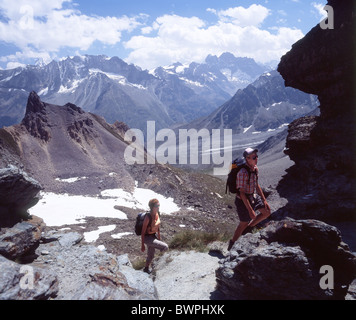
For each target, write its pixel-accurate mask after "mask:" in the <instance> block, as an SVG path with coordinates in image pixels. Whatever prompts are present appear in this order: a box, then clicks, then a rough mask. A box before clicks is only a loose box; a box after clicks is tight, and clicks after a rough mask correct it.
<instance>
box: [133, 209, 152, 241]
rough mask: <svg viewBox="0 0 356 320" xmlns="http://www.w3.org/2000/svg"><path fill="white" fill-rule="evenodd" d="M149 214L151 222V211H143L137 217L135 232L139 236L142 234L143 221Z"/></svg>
mask: <svg viewBox="0 0 356 320" xmlns="http://www.w3.org/2000/svg"><path fill="white" fill-rule="evenodd" d="M147 214H148V217H149V219H150V222H151V214H150V213H149V212H141V213H139V214H138V215H137V217H136V224H135V233H136V234H137V235H138V236H140V235H141V233H142V226H143V221H144V220H145V218H146V215H147Z"/></svg>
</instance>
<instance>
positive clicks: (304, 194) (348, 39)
mask: <svg viewBox="0 0 356 320" xmlns="http://www.w3.org/2000/svg"><path fill="white" fill-rule="evenodd" d="M328 5H330V6H332V7H333V9H334V15H335V16H334V22H335V24H334V29H326V30H324V29H322V28H321V27H320V26H319V25H317V26H316V27H314V28H313V29H312V30H311V31H310V32H309V33H308V34H307V35H306V36H305V37H304V38H303V39H301V40H300V41H298V42H297V43H296V44H294V45H293V47H292V50H291V51H290V52H289V53H287V54H286V55H285V56H284V57H282V59H281V62H280V64H279V66H278V71H279V72H280V73H281V75H282V76H283V78H284V79H285V84H286V85H287V86H291V87H294V88H297V89H300V90H303V91H305V92H307V93H312V94H316V95H318V98H319V101H320V117H304V118H302V119H299V120H296V121H295V122H293V123H292V124H291V125H290V128H289V136H288V138H287V144H286V147H287V149H286V153H287V154H288V155H289V156H290V158H291V159H292V160H293V161H294V162H295V166H294V167H292V168H291V169H290V170H289V172H288V175H287V176H285V178H284V180H282V181H281V183H280V185H279V188H278V191H279V192H280V194H281V196H283V197H285V198H287V199H288V200H289V205H288V206H287V207H286V208H284V211H283V215H286V214H288V216H293V217H299V218H302V217H303V218H306V217H308V218H316V219H322V220H324V221H328V220H335V219H337V220H346V219H354V218H355V210H356V199H355V196H356V193H355V190H356V176H355V174H356V168H355V165H356V155H355V152H356V151H355V150H356V149H355V140H354V139H355V136H356V125H355V120H356V115H355V95H354V88H355V76H354V75H355V74H354V70H355V69H354V66H355V65H354V63H355V62H354V61H355V60H354V48H355V47H356V34H355V32H354V30H355V19H356V18H355V6H354V1H352V0H348V1H342V2H341V1H335V0H329V2H328Z"/></svg>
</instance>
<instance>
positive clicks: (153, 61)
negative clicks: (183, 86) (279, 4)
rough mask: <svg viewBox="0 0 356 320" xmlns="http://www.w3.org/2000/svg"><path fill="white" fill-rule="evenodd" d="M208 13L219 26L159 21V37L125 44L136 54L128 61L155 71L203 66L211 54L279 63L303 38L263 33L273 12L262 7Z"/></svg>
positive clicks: (171, 18) (282, 31) (172, 18)
mask: <svg viewBox="0 0 356 320" xmlns="http://www.w3.org/2000/svg"><path fill="white" fill-rule="evenodd" d="M207 11H208V12H211V13H213V14H215V15H217V17H218V21H217V22H216V23H214V24H210V25H208V24H207V23H206V22H205V21H203V20H201V19H199V18H197V17H190V18H187V17H181V16H177V15H164V16H162V17H159V18H157V19H156V21H155V22H154V23H153V25H152V29H155V31H156V32H155V33H153V32H152V33H151V34H150V35H145V34H142V35H140V36H134V37H132V38H131V39H130V40H129V41H127V42H125V43H124V45H125V47H126V48H127V49H129V50H132V51H131V53H130V54H129V56H128V58H127V59H126V61H128V62H130V63H134V64H138V65H140V66H141V67H143V68H146V69H152V68H154V67H157V66H162V65H168V64H171V63H173V62H178V61H179V62H181V63H188V62H191V61H196V62H201V61H203V60H204V59H205V58H206V56H207V55H208V54H214V55H220V54H222V53H223V52H227V51H228V52H231V53H233V54H235V55H236V56H242V57H244V56H245V57H251V58H254V59H255V60H256V61H258V62H262V63H267V62H270V61H272V60H279V59H280V57H281V56H282V55H283V54H284V53H286V52H287V51H288V50H290V47H291V45H292V44H293V43H295V42H296V41H297V40H299V39H300V38H302V37H303V33H302V32H301V31H300V30H299V29H291V28H280V27H276V28H273V29H272V28H271V29H269V30H264V29H262V28H261V24H262V23H263V21H264V20H265V19H266V18H267V16H268V15H269V10H268V9H267V8H264V7H262V6H257V5H252V6H250V7H249V8H247V9H244V8H241V7H238V8H230V9H227V10H223V11H217V10H215V9H211V8H209V9H207ZM151 31H153V30H151Z"/></svg>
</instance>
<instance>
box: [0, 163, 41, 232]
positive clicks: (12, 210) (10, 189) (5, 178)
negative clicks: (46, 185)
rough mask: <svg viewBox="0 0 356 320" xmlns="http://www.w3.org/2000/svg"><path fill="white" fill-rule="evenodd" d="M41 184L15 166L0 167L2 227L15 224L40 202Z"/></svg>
mask: <svg viewBox="0 0 356 320" xmlns="http://www.w3.org/2000/svg"><path fill="white" fill-rule="evenodd" d="M41 189H42V187H41V185H40V184H39V183H38V182H37V181H36V180H34V179H32V178H30V177H29V176H28V174H27V173H26V172H24V171H22V170H20V169H18V168H17V167H15V166H9V167H8V168H4V169H0V194H1V198H0V228H1V227H4V226H9V225H14V224H15V223H17V222H19V221H20V220H21V219H23V218H24V217H26V216H27V210H28V209H29V208H31V207H33V206H34V205H35V204H36V203H37V202H38V200H39V199H38V197H37V194H38V193H39V192H40V190H41Z"/></svg>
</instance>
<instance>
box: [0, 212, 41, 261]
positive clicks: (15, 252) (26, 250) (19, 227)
mask: <svg viewBox="0 0 356 320" xmlns="http://www.w3.org/2000/svg"><path fill="white" fill-rule="evenodd" d="M44 228H45V224H44V222H43V220H42V219H41V218H38V217H35V216H32V217H31V218H30V219H29V220H26V221H23V222H19V223H17V224H16V225H15V226H14V227H12V228H3V229H1V232H0V254H1V255H3V256H4V257H6V258H8V259H10V260H13V261H14V260H19V259H21V258H22V257H24V256H27V255H30V253H31V251H33V250H34V249H35V248H36V247H37V246H38V243H39V241H40V239H41V234H42V232H43V230H44Z"/></svg>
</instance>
